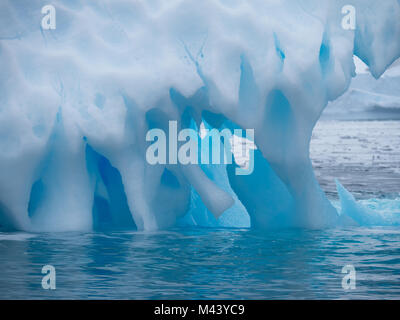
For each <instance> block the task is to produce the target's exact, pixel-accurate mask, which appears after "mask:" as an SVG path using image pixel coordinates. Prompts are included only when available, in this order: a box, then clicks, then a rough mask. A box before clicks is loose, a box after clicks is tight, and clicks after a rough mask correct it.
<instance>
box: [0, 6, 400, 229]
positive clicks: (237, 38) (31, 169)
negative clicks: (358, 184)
mask: <svg viewBox="0 0 400 320" xmlns="http://www.w3.org/2000/svg"><path fill="white" fill-rule="evenodd" d="M46 4H47V3H46V1H40V0H29V1H28V0H8V1H2V2H1V4H0V16H1V19H0V66H1V71H2V76H1V82H0V130H1V139H0V150H1V152H0V224H1V225H2V226H6V227H8V228H10V229H22V230H32V231H46V230H50V231H60V230H91V229H92V228H94V227H95V228H103V227H104V228H107V227H110V228H138V229H141V230H151V229H158V228H165V227H168V226H171V225H174V224H176V223H177V222H178V223H186V224H187V223H189V224H200V225H216V226H248V225H250V224H251V225H252V226H253V227H262V228H274V227H287V226H300V227H311V228H320V227H326V226H332V225H335V224H336V223H338V214H337V212H336V210H335V209H334V208H333V207H332V206H331V204H330V203H329V201H328V200H327V199H326V197H325V195H324V193H323V191H322V190H321V189H320V187H319V185H318V183H317V181H316V179H315V177H314V173H313V170H312V166H311V163H310V160H309V155H308V152H309V142H310V137H311V132H312V129H313V127H314V125H315V123H316V121H317V120H318V118H319V116H320V114H321V112H322V110H323V109H324V107H325V106H326V104H327V103H328V101H330V100H334V99H336V98H337V97H338V96H340V95H341V94H342V93H343V92H344V91H345V90H346V89H347V88H348V86H349V83H350V81H351V77H352V76H354V64H353V54H356V55H357V56H358V57H360V58H361V59H362V60H363V61H364V62H365V63H366V64H367V65H368V66H369V68H370V71H371V73H372V74H373V75H374V76H375V77H379V76H380V75H381V74H382V73H383V72H384V70H385V69H386V68H387V67H388V66H389V65H390V64H391V63H392V62H393V61H394V60H395V59H396V58H397V57H399V56H400V40H399V39H400V3H399V1H396V0H386V1H383V2H377V1H373V0H355V1H352V4H353V6H354V7H355V9H356V17H357V25H356V29H355V30H347V29H344V28H343V27H342V19H343V14H342V8H343V6H345V5H347V3H346V1H342V0H337V1H332V0H329V1H328V0H326V1H321V0H307V1H306V0H302V1H301V0H298V1H294V0H270V1H261V0H255V1H240V0H237V1H225V0H224V1H222V0H203V1H195V0H185V1H181V0H176V1H157V0H148V1H124V0H113V1H84V0H75V1H52V4H53V5H54V7H55V9H56V17H57V24H56V29H55V30H43V29H42V27H41V23H40V22H41V20H42V18H43V15H42V13H41V8H42V7H43V6H44V5H46ZM169 120H176V121H178V123H179V127H180V128H183V127H188V126H192V127H195V128H199V126H200V123H201V122H203V121H204V123H207V124H208V125H210V126H212V127H216V128H222V127H228V128H233V127H241V128H253V129H255V142H256V144H257V146H258V148H259V149H258V150H257V151H256V162H255V171H254V173H253V174H252V175H250V176H236V175H235V174H234V173H233V170H232V169H233V167H232V166H228V167H226V166H215V167H213V166H204V165H189V166H182V165H175V166H172V165H171V166H169V165H166V166H162V165H155V166H152V165H149V164H148V163H147V162H146V160H145V156H144V155H145V150H146V147H147V143H146V140H145V135H146V132H147V130H149V128H151V127H163V126H164V127H165V126H166V123H168V121H169ZM214 216H219V219H218V220H217V219H216V218H215V217H214Z"/></svg>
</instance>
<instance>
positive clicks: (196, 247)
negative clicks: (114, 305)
mask: <svg viewBox="0 0 400 320" xmlns="http://www.w3.org/2000/svg"><path fill="white" fill-rule="evenodd" d="M399 144H400V122H396V121H380V122H361V121H358V122H337V121H336V122H325V123H322V122H321V123H319V124H318V126H317V128H316V129H315V131H314V136H313V140H312V144H311V157H312V160H313V164H314V167H315V169H316V174H317V177H318V179H319V180H320V182H321V185H322V187H323V188H324V189H325V190H326V192H327V194H328V196H329V197H330V198H331V199H332V200H333V201H335V200H336V199H337V198H336V197H337V196H336V191H335V189H334V184H333V178H334V177H337V178H339V179H340V180H341V181H342V182H343V183H344V185H345V186H346V187H347V188H348V189H349V190H350V191H351V192H353V193H354V194H355V196H356V197H357V198H358V199H363V201H366V202H367V203H371V204H373V205H374V206H375V208H377V209H379V208H383V209H385V210H392V211H393V210H395V211H396V212H398V213H399V214H400V205H398V204H400V202H399V201H398V198H399V190H400V180H399V177H400V171H399V165H400V156H399V150H400V149H399ZM371 198H374V199H373V200H368V199H371ZM396 199H397V200H396ZM388 203H389V204H390V205H388ZM393 204H394V205H393ZM44 265H53V266H54V267H55V269H56V289H55V290H44V289H43V288H42V285H41V281H42V277H43V276H44V275H43V274H41V270H42V267H43V266H44ZM345 265H353V266H354V268H355V270H356V288H355V289H354V290H344V289H343V287H342V279H343V277H344V276H345V274H342V273H341V271H342V268H343V266H345ZM26 298H31V299H45V298H46V299H61V298H62V299H400V229H399V228H394V227H393V228H378V227H376V228H361V227H359V228H349V229H343V228H336V229H329V230H314V231H311V230H297V229H295V230H279V231H269V232H265V231H264V232H260V231H256V230H248V229H207V228H191V229H187V228H186V229H179V228H178V229H171V230H166V231H159V232H111V233H50V234H48V233H47V234H46V233H43V234H29V233H21V232H18V233H6V232H0V299H26Z"/></svg>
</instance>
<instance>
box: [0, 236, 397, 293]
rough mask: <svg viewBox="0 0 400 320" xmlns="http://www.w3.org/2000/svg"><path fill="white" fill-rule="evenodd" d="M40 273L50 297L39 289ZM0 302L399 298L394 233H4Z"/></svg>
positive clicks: (0, 243)
mask: <svg viewBox="0 0 400 320" xmlns="http://www.w3.org/2000/svg"><path fill="white" fill-rule="evenodd" d="M47 264H50V265H53V266H54V267H55V268H56V289H55V290H44V289H42V286H41V280H42V276H43V275H42V274H41V268H42V267H43V266H44V265H47ZM347 264H351V265H354V267H355V269H356V289H355V290H351V291H346V290H344V289H343V288H342V278H343V276H344V274H342V273H341V270H342V267H343V266H344V265H347ZM0 298H2V299H11V298H17V299H20V298H23V299H24V298H33V299H41V298H78V299H87V298H89V299H100V298H107V299H289V298H293V299H308V298H309V299H317V298H318V299H348V298H366V299H372V298H379V299H382V298H384V299H399V298H400V230H397V229H384V228H374V229H362V228H359V229H352V230H343V229H337V230H325V231H305V230H285V231H279V232H269V233H265V232H263V233H261V232H257V231H250V230H226V229H225V230H211V229H190V230H179V229H176V230H171V231H164V232H156V233H135V232H132V233H112V234H100V233H90V234H81V233H60V234H37V235H32V234H23V233H18V234H5V233H3V234H1V235H0Z"/></svg>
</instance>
